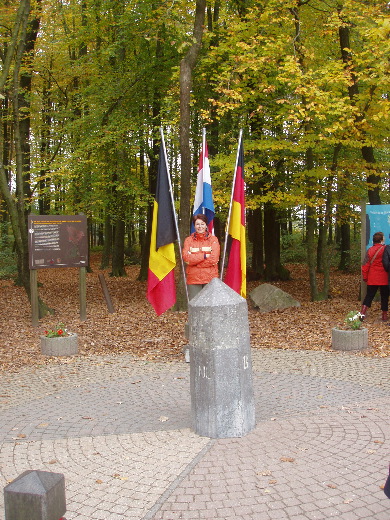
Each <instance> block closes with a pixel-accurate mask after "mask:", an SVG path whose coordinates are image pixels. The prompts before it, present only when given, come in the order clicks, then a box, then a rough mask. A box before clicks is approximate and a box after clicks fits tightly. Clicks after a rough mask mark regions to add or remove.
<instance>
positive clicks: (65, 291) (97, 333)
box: [0, 253, 390, 371]
mask: <svg viewBox="0 0 390 520" xmlns="http://www.w3.org/2000/svg"><path fill="white" fill-rule="evenodd" d="M99 262H100V255H99V254H96V253H95V254H93V255H92V258H91V267H92V272H91V273H87V320H86V321H80V319H79V290H78V270H77V269H72V268H65V269H61V268H58V269H42V270H39V271H38V282H39V295H40V297H41V298H42V299H43V300H44V301H45V303H47V304H48V305H49V306H50V307H52V308H54V309H55V311H56V312H55V314H54V315H48V316H46V317H45V318H43V319H41V320H40V323H39V326H38V327H32V324H31V309H30V305H29V302H28V299H27V297H26V294H25V292H24V290H23V289H22V288H21V287H17V286H15V285H14V283H13V282H12V281H11V280H0V370H7V371H13V370H17V369H19V368H21V367H23V366H26V365H30V366H31V365H42V364H49V363H71V362H72V361H73V360H74V359H77V357H76V358H74V357H72V358H63V357H62V358H51V357H46V356H43V355H41V353H40V339H39V337H40V335H42V334H43V333H44V331H45V330H47V329H52V328H55V327H56V326H57V325H58V324H59V323H63V324H65V327H66V328H67V329H68V330H69V331H72V332H76V333H77V334H78V335H79V350H80V352H79V356H83V357H86V356H95V355H107V354H109V355H119V354H121V353H124V352H128V353H132V354H134V355H135V356H137V357H138V358H140V359H143V360H148V361H165V362H169V361H173V360H179V359H183V353H182V349H183V346H184V345H185V344H186V343H187V340H186V338H185V336H184V327H185V323H186V321H187V313H186V312H175V311H168V312H166V313H165V314H163V315H162V316H160V317H157V316H156V314H155V312H154V310H153V308H152V307H151V305H150V304H149V302H148V301H147V300H146V296H145V294H146V282H139V281H137V277H138V274H139V266H129V267H127V268H126V270H127V277H124V278H112V277H110V276H109V274H108V272H109V271H108V270H107V271H105V272H103V271H100V270H99ZM286 267H288V268H289V269H290V272H291V280H290V281H286V282H274V284H273V285H275V286H277V287H279V288H281V289H282V290H284V291H286V292H287V293H289V294H290V295H292V296H293V297H294V298H296V299H297V300H298V301H299V302H300V304H301V306H300V307H295V308H289V309H286V310H283V311H273V312H269V313H260V312H259V311H258V310H256V309H255V308H254V307H253V305H252V303H251V300H250V298H248V308H249V322H250V333H251V346H252V348H257V349H265V348H277V349H294V350H301V349H303V350H323V351H331V350H332V349H331V330H332V327H335V326H340V325H342V324H343V321H344V318H345V316H346V314H347V313H348V312H349V311H351V310H359V309H360V303H359V300H358V296H359V280H360V275H359V273H355V274H344V273H340V272H338V271H336V270H334V271H332V273H331V299H329V300H327V301H322V302H311V301H310V287H309V277H308V272H307V268H306V267H305V266H302V265H295V264H294V265H287V266H286ZM101 272H103V273H104V276H105V280H106V283H107V286H108V290H109V293H110V296H111V300H112V303H113V305H114V309H115V312H114V313H111V314H110V313H109V312H108V310H107V305H106V302H105V299H104V296H103V292H102V289H101V285H100V281H99V278H98V274H99V273H101ZM259 283H260V282H250V283H249V284H248V287H247V294H248V295H249V294H250V292H251V291H252V290H253V289H254V288H255V287H257V285H259ZM318 283H319V287H321V283H322V281H321V279H320V278H319V280H318ZM380 314H381V313H380V306H379V302H374V303H373V305H372V307H371V309H370V311H369V314H368V317H367V319H366V320H365V326H366V327H367V328H368V331H369V344H370V348H369V349H368V350H367V351H364V352H359V353H351V355H357V356H368V357H387V356H390V341H389V337H390V326H389V325H390V321H389V322H387V323H384V322H382V321H381V319H380V318H381V316H380Z"/></svg>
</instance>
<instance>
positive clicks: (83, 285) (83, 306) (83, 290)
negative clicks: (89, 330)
mask: <svg viewBox="0 0 390 520" xmlns="http://www.w3.org/2000/svg"><path fill="white" fill-rule="evenodd" d="M86 272H87V269H86V267H80V274H79V292H80V320H81V321H85V320H86V319H87V279H86V278H87V276H86Z"/></svg>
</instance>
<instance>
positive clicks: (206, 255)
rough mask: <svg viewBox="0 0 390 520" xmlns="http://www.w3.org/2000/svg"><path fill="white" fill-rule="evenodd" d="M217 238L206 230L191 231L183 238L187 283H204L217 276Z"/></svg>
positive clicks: (218, 249)
mask: <svg viewBox="0 0 390 520" xmlns="http://www.w3.org/2000/svg"><path fill="white" fill-rule="evenodd" d="M219 252H220V248H219V242H218V238H217V237H216V236H214V235H210V234H209V233H208V232H206V233H205V234H204V235H199V234H198V233H196V232H195V233H192V235H190V236H189V237H187V238H186V239H185V240H184V247H183V260H184V262H185V263H186V264H187V269H186V272H187V284H189V285H194V284H205V283H209V282H210V280H212V279H213V278H218V260H219Z"/></svg>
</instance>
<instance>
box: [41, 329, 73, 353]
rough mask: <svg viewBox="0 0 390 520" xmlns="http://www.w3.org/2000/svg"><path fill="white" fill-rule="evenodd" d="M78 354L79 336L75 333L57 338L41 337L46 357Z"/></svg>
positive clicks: (42, 349) (42, 351)
mask: <svg viewBox="0 0 390 520" xmlns="http://www.w3.org/2000/svg"><path fill="white" fill-rule="evenodd" d="M78 352H79V346H78V336H77V334H75V333H73V332H69V335H68V336H63V337H57V338H48V337H47V336H41V353H42V354H43V355H45V356H74V355H75V354H78Z"/></svg>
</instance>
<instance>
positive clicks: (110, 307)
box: [98, 273, 115, 314]
mask: <svg viewBox="0 0 390 520" xmlns="http://www.w3.org/2000/svg"><path fill="white" fill-rule="evenodd" d="M98 276H99V280H100V285H101V286H102V290H103V294H104V298H105V300H106V304H107V309H108V312H109V313H110V314H112V313H114V312H115V310H114V306H113V305H112V301H111V297H110V293H109V292H108V289H107V284H106V280H105V278H104V274H102V273H99V275H98Z"/></svg>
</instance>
